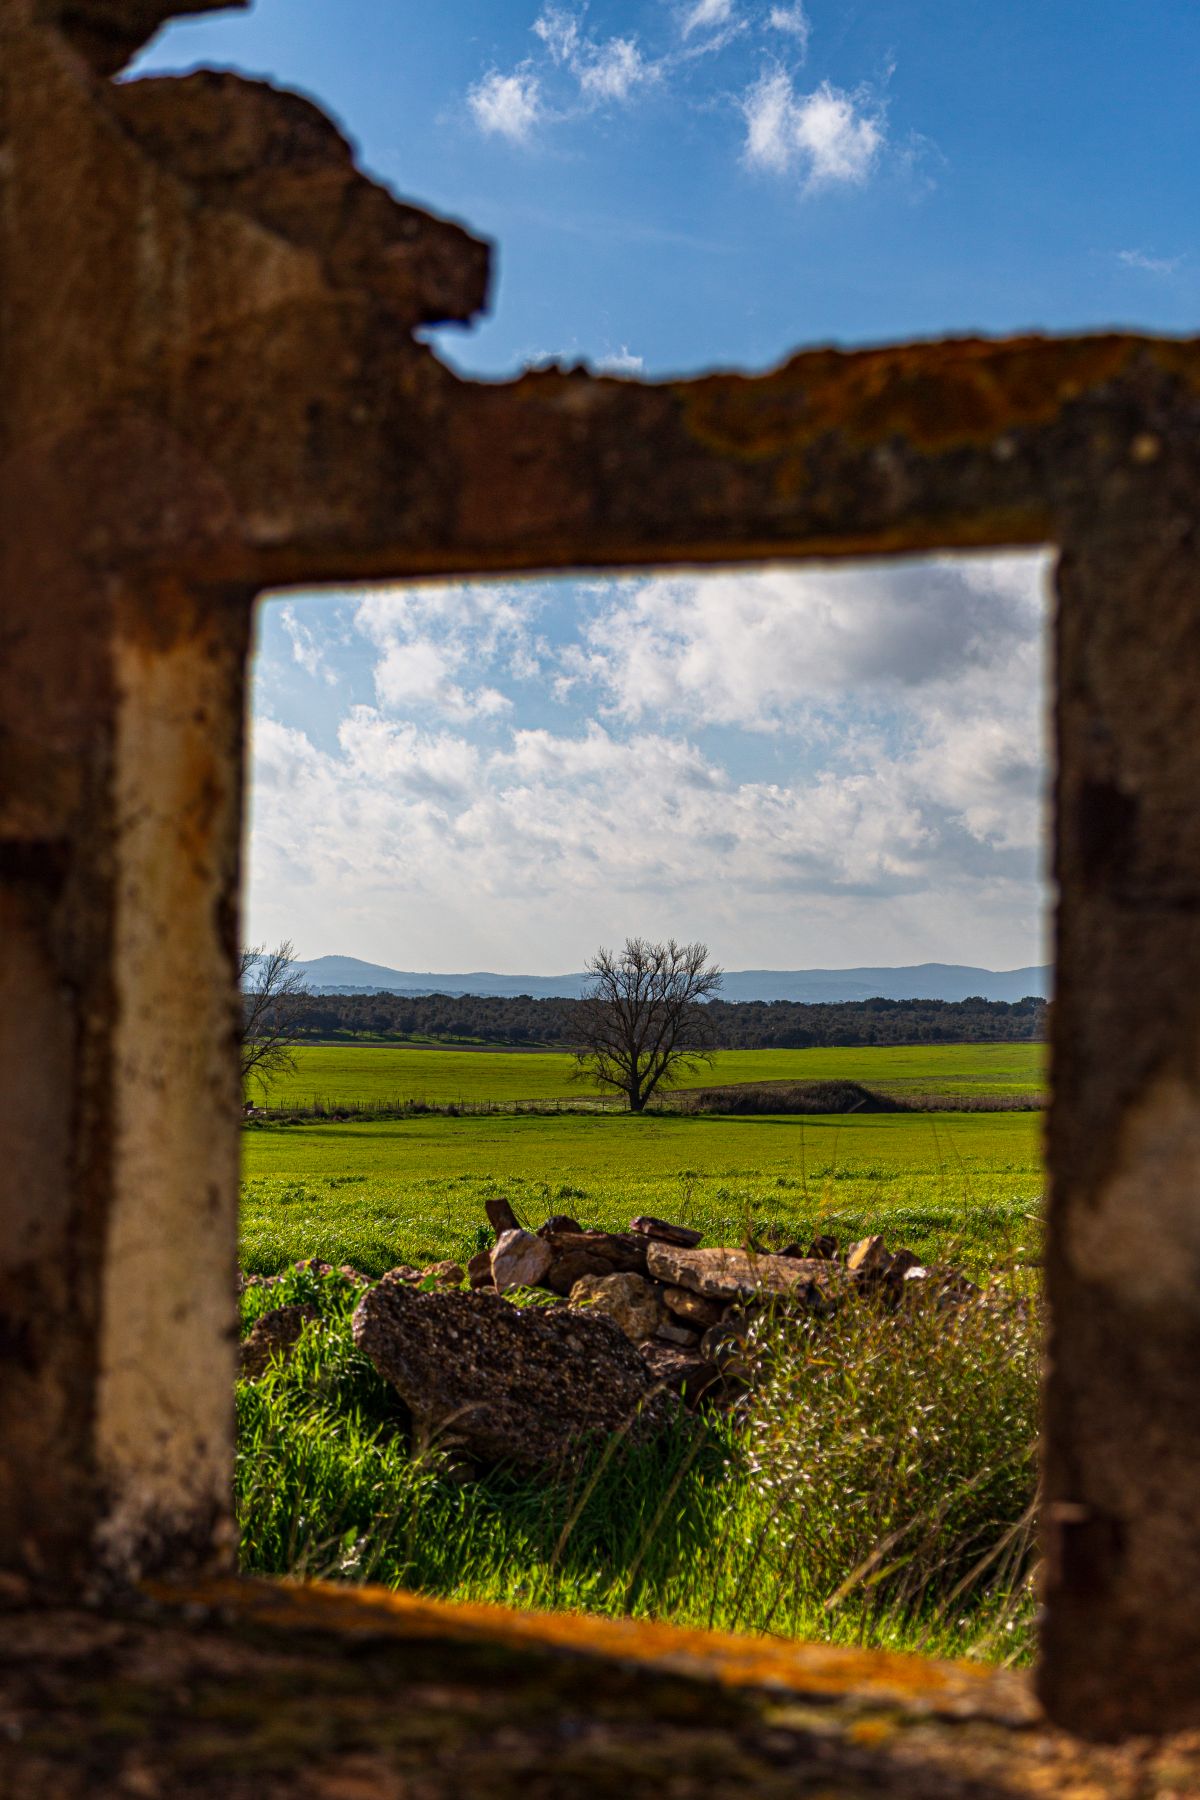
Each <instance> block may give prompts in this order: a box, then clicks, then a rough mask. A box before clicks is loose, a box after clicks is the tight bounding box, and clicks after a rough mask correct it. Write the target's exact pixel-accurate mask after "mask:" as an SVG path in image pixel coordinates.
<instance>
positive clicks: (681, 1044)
mask: <svg viewBox="0 0 1200 1800" xmlns="http://www.w3.org/2000/svg"><path fill="white" fill-rule="evenodd" d="M587 972H588V975H589V977H590V982H589V986H588V989H587V991H586V992H585V994H584V997H583V999H582V1000H581V1001H580V1002H579V1005H578V1008H577V1011H576V1029H577V1032H578V1042H579V1048H578V1049H577V1050H576V1052H575V1056H576V1060H577V1062H578V1064H579V1070H578V1073H579V1074H580V1075H581V1076H582V1075H584V1074H589V1075H591V1076H592V1077H593V1078H594V1079H595V1080H596V1081H598V1082H599V1083H600V1085H601V1086H602V1087H608V1088H615V1089H616V1090H617V1092H619V1093H622V1094H624V1095H625V1098H626V1100H627V1101H628V1102H629V1110H630V1112H635V1113H640V1112H642V1111H643V1110H644V1108H645V1105H646V1102H647V1101H648V1100H649V1099H650V1097H651V1095H652V1094H653V1093H654V1092H655V1090H656V1089H657V1088H660V1087H670V1086H671V1084H672V1083H673V1082H674V1081H676V1080H677V1079H678V1077H679V1076H680V1075H681V1074H682V1073H683V1072H684V1071H685V1070H688V1069H695V1068H699V1067H700V1065H701V1064H703V1063H710V1062H711V1061H712V1058H713V1034H712V1027H711V1024H710V1022H709V1016H708V1009H707V1007H706V1006H704V1005H703V1004H702V1002H703V1001H705V1000H709V999H711V998H712V997H713V995H714V994H716V992H717V990H718V989H719V988H720V985H721V971H720V969H719V968H718V967H717V965H716V963H710V962H709V960H708V945H707V944H677V943H676V942H675V940H674V938H670V939H668V941H667V942H666V943H665V944H650V943H647V942H646V940H645V939H644V938H626V940H625V948H624V950H622V952H621V954H620V955H619V956H614V955H613V953H612V952H611V951H610V950H599V951H597V953H596V955H595V956H594V957H593V958H592V960H591V961H590V962H589V963H588V965H587Z"/></svg>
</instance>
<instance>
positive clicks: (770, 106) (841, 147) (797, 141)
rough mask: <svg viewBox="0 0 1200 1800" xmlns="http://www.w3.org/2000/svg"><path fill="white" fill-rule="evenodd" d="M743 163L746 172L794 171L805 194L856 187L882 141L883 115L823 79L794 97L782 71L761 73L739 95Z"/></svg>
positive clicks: (868, 171) (871, 166)
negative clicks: (743, 126) (743, 133)
mask: <svg viewBox="0 0 1200 1800" xmlns="http://www.w3.org/2000/svg"><path fill="white" fill-rule="evenodd" d="M742 110H743V113H744V116H745V120H746V141H745V152H744V154H745V160H746V162H747V164H748V165H749V166H750V167H751V168H760V169H769V170H771V171H773V172H774V173H776V174H779V175H786V174H791V173H798V174H799V175H800V177H801V179H802V182H803V185H804V187H805V188H806V189H808V190H814V189H817V188H822V187H833V186H837V185H839V184H851V185H861V184H862V183H863V182H864V181H866V179H867V177H868V176H869V175H870V174H871V172H872V170H873V169H874V167H875V165H876V163H877V162H878V160H879V156H880V152H881V151H882V149H883V145H884V141H885V129H884V123H883V119H882V115H881V114H880V113H879V112H878V111H872V110H871V109H870V108H869V107H868V106H867V105H866V104H865V103H864V102H863V100H862V99H861V97H860V96H858V95H854V94H849V93H846V92H845V91H844V90H843V89H841V88H835V87H833V86H832V85H831V84H830V83H829V82H828V81H823V82H822V83H821V85H820V86H819V87H817V88H815V89H814V90H813V91H812V93H809V94H797V92H796V89H795V86H794V84H793V82H792V77H791V76H790V75H789V74H788V73H787V71H786V70H785V69H773V70H767V71H764V73H763V74H762V75H761V76H760V77H759V79H758V81H756V82H755V84H754V86H753V87H752V88H750V89H749V90H748V92H747V93H746V94H745V95H744V97H743V101H742Z"/></svg>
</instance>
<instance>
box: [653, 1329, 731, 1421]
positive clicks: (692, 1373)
mask: <svg viewBox="0 0 1200 1800" xmlns="http://www.w3.org/2000/svg"><path fill="white" fill-rule="evenodd" d="M640 1350H641V1355H642V1360H643V1362H644V1363H645V1365H646V1368H647V1370H648V1371H649V1373H650V1374H651V1376H652V1377H653V1379H654V1381H655V1383H656V1384H661V1385H662V1386H663V1387H665V1388H667V1389H669V1390H670V1392H671V1393H673V1394H680V1395H682V1397H683V1398H684V1400H686V1402H687V1404H688V1405H689V1406H694V1405H695V1404H696V1402H697V1401H698V1400H699V1399H700V1398H701V1396H702V1395H704V1394H706V1393H707V1392H708V1391H709V1390H710V1389H711V1388H712V1387H714V1386H715V1385H716V1383H718V1382H719V1381H720V1379H721V1374H720V1370H719V1369H717V1367H716V1366H715V1364H713V1363H711V1362H710V1361H709V1360H708V1359H707V1358H706V1357H705V1356H703V1355H702V1354H701V1352H700V1351H699V1350H683V1349H679V1348H678V1347H677V1346H676V1345H674V1344H663V1343H660V1342H659V1341H658V1340H657V1339H653V1340H652V1341H651V1342H649V1343H645V1344H642V1345H641V1346H640Z"/></svg>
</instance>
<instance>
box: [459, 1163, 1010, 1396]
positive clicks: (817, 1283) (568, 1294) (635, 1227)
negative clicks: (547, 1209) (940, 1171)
mask: <svg viewBox="0 0 1200 1800" xmlns="http://www.w3.org/2000/svg"><path fill="white" fill-rule="evenodd" d="M487 1211H488V1217H489V1220H490V1222H491V1224H492V1227H493V1229H494V1231H495V1233H496V1242H495V1245H494V1246H493V1247H492V1248H491V1249H490V1250H481V1251H480V1252H479V1253H478V1254H477V1255H476V1256H473V1257H472V1258H471V1260H470V1262H469V1263H468V1265H467V1269H466V1276H467V1279H468V1281H469V1282H470V1285H471V1287H472V1288H473V1289H474V1290H475V1291H477V1292H479V1291H488V1290H492V1291H495V1292H496V1293H498V1294H507V1293H511V1292H512V1291H513V1290H514V1289H517V1288H527V1289H538V1288H540V1289H544V1290H546V1291H547V1292H548V1293H550V1294H554V1295H556V1296H558V1297H559V1298H560V1303H562V1302H565V1303H566V1304H567V1305H568V1306H570V1307H571V1308H573V1309H580V1310H587V1311H589V1312H591V1313H593V1314H596V1315H599V1316H601V1317H605V1318H609V1319H611V1320H612V1321H613V1323H614V1324H615V1325H616V1326H617V1327H618V1329H619V1330H620V1331H621V1332H622V1333H623V1335H624V1336H625V1337H626V1338H628V1339H629V1341H630V1343H632V1344H635V1345H636V1346H637V1349H638V1352H639V1354H640V1355H641V1357H642V1359H643V1361H644V1362H646V1363H647V1364H648V1366H649V1368H650V1370H651V1372H652V1373H653V1375H654V1376H655V1378H656V1379H657V1380H658V1381H659V1382H661V1383H662V1384H663V1386H665V1387H667V1388H670V1389H673V1390H674V1391H675V1392H676V1393H679V1394H682V1395H684V1396H685V1397H686V1398H687V1400H688V1401H689V1403H691V1404H695V1403H696V1402H698V1401H699V1400H700V1399H701V1398H703V1397H705V1396H708V1397H709V1398H715V1397H717V1395H718V1394H722V1395H728V1393H729V1391H730V1388H731V1384H732V1383H733V1382H734V1381H735V1380H737V1379H739V1378H740V1377H741V1375H742V1374H743V1373H744V1359H743V1356H742V1345H743V1343H744V1341H745V1338H746V1334H747V1331H748V1328H749V1325H750V1322H751V1321H752V1320H753V1318H754V1317H755V1316H756V1315H757V1314H758V1313H760V1312H761V1311H763V1310H764V1308H766V1307H768V1306H769V1307H772V1308H779V1307H781V1306H784V1307H786V1308H787V1309H788V1310H792V1311H803V1312H809V1313H817V1314H819V1315H821V1316H824V1317H828V1316H829V1315H830V1314H831V1313H832V1312H833V1311H834V1310H835V1309H836V1307H837V1305H838V1303H839V1301H840V1300H842V1299H843V1298H845V1297H846V1296H847V1295H848V1294H850V1293H863V1292H868V1293H871V1294H873V1295H875V1296H877V1297H878V1298H879V1299H880V1300H881V1301H882V1302H883V1303H884V1304H886V1305H889V1306H893V1307H895V1306H898V1305H900V1303H901V1302H902V1300H903V1299H904V1296H905V1294H906V1292H912V1291H914V1288H917V1287H920V1288H921V1290H922V1291H928V1290H929V1288H930V1286H932V1287H933V1288H935V1289H936V1290H937V1294H938V1297H939V1300H941V1301H942V1302H943V1303H946V1304H950V1303H954V1302H956V1301H959V1300H963V1299H967V1298H969V1297H970V1296H971V1295H973V1294H975V1293H976V1292H978V1290H977V1289H976V1288H975V1287H974V1286H973V1284H972V1283H971V1282H969V1281H966V1280H965V1278H964V1277H963V1276H961V1275H958V1274H955V1273H954V1272H953V1271H950V1270H945V1269H936V1270H935V1269H930V1268H928V1267H926V1265H925V1264H923V1263H922V1262H921V1259H920V1258H919V1257H918V1256H916V1255H915V1254H914V1252H913V1251H911V1250H897V1251H889V1250H888V1249H887V1248H886V1246H885V1244H884V1241H883V1239H882V1237H878V1236H875V1237H867V1238H863V1239H862V1240H861V1241H860V1242H858V1243H855V1244H851V1245H850V1246H849V1248H848V1249H847V1250H846V1252H845V1254H844V1255H843V1254H842V1253H841V1252H840V1250H839V1247H838V1244H837V1241H836V1239H834V1238H831V1237H819V1238H817V1239H815V1240H814V1242H813V1243H811V1244H809V1245H807V1246H804V1245H801V1244H798V1243H787V1244H784V1245H783V1246H782V1247H781V1248H779V1249H772V1248H770V1247H768V1246H766V1245H763V1244H759V1243H756V1242H754V1241H753V1240H752V1241H751V1243H750V1244H749V1245H748V1247H747V1248H745V1249H730V1248H724V1247H722V1248H711V1249H702V1248H701V1247H700V1246H701V1238H702V1236H703V1234H702V1233H701V1232H699V1231H693V1230H691V1229H689V1228H688V1227H687V1226H683V1225H674V1224H671V1223H670V1222H669V1221H668V1220H666V1219H656V1218H637V1219H632V1220H630V1224H629V1229H628V1231H624V1232H610V1231H588V1230H585V1229H584V1228H583V1227H582V1226H581V1225H580V1224H579V1223H578V1222H577V1221H576V1220H575V1219H571V1218H567V1217H565V1216H564V1215H562V1214H556V1215H555V1216H554V1217H553V1218H550V1219H547V1220H546V1222H545V1224H544V1225H541V1226H539V1227H538V1228H537V1230H536V1231H527V1230H525V1229H524V1228H523V1227H522V1225H521V1223H520V1221H519V1219H518V1218H517V1217H516V1214H515V1213H514V1212H513V1210H512V1207H511V1206H510V1205H509V1203H508V1201H507V1200H504V1199H495V1200H491V1201H488V1202H487Z"/></svg>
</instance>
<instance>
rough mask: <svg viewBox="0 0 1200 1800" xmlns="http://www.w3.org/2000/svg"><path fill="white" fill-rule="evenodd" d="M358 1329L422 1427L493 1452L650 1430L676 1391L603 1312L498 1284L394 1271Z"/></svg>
mask: <svg viewBox="0 0 1200 1800" xmlns="http://www.w3.org/2000/svg"><path fill="white" fill-rule="evenodd" d="M353 1330H354V1341H355V1343H356V1344H357V1345H358V1347H359V1349H360V1350H362V1351H363V1353H364V1354H365V1355H366V1356H368V1357H369V1358H370V1359H371V1361H372V1363H374V1365H375V1367H376V1368H377V1369H378V1371H379V1373H380V1374H381V1375H382V1376H383V1377H384V1379H385V1380H386V1381H390V1382H391V1384H392V1386H393V1387H394V1388H395V1389H396V1392H397V1393H398V1394H399V1395H400V1397H401V1399H402V1400H403V1401H404V1403H405V1405H406V1406H407V1407H408V1409H409V1411H410V1412H411V1413H412V1415H413V1418H414V1420H415V1421H417V1423H418V1425H419V1426H420V1427H421V1429H422V1431H423V1432H424V1433H425V1434H426V1435H427V1436H429V1437H431V1438H432V1439H433V1440H434V1441H435V1442H437V1441H439V1440H440V1441H441V1442H443V1443H444V1444H445V1445H446V1446H447V1447H448V1448H449V1447H450V1446H454V1447H456V1448H461V1449H462V1450H463V1451H465V1453H466V1454H467V1455H468V1456H470V1457H472V1458H477V1459H478V1460H480V1461H482V1462H487V1463H512V1464H514V1465H515V1466H516V1467H518V1468H525V1469H535V1468H545V1467H547V1466H553V1465H555V1464H560V1463H565V1462H570V1461H572V1460H574V1459H575V1458H577V1457H578V1456H579V1455H580V1454H581V1453H582V1452H583V1451H585V1450H586V1449H587V1448H588V1447H589V1446H591V1445H592V1444H594V1443H596V1442H597V1441H601V1440H604V1439H606V1438H607V1437H609V1436H610V1434H611V1433H613V1432H614V1431H618V1430H624V1431H626V1432H627V1434H628V1437H629V1439H630V1441H632V1442H634V1443H638V1442H644V1441H645V1440H646V1439H648V1438H650V1437H652V1436H653V1435H654V1434H655V1433H656V1432H657V1431H659V1430H661V1429H662V1427H663V1426H664V1425H665V1424H666V1423H667V1421H668V1420H669V1419H670V1418H671V1417H672V1416H673V1413H674V1403H673V1402H672V1401H671V1400H670V1399H669V1397H667V1396H665V1395H663V1394H661V1393H658V1394H656V1393H654V1392H653V1389H654V1381H653V1378H652V1376H651V1375H650V1373H649V1371H648V1370H647V1368H646V1365H645V1363H644V1362H643V1361H642V1359H641V1357H640V1356H639V1355H638V1353H637V1351H636V1350H635V1349H634V1347H633V1345H632V1344H631V1343H630V1342H629V1340H628V1339H627V1338H626V1337H625V1336H624V1335H623V1333H622V1332H621V1330H620V1328H619V1327H618V1326H617V1325H616V1324H614V1322H613V1321H612V1320H611V1319H609V1318H605V1317H604V1316H603V1315H602V1314H600V1313H594V1312H577V1311H575V1310H573V1309H569V1308H566V1307H563V1308H561V1309H559V1308H551V1309H547V1308H543V1307H520V1306H514V1305H512V1304H510V1302H508V1301H507V1300H502V1299H501V1298H500V1296H499V1295H498V1294H495V1293H489V1292H488V1291H487V1290H479V1291H476V1292H467V1293H421V1292H414V1291H413V1290H412V1289H411V1288H409V1287H407V1286H405V1285H404V1284H403V1283H401V1282H393V1281H389V1280H388V1279H387V1278H386V1277H385V1278H384V1280H383V1281H381V1282H380V1283H379V1285H378V1287H374V1288H371V1289H370V1290H369V1291H368V1292H367V1293H366V1294H364V1295H363V1297H362V1299H361V1300H360V1301H359V1304H358V1308H357V1310H356V1311H355V1314H354V1323H353Z"/></svg>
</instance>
